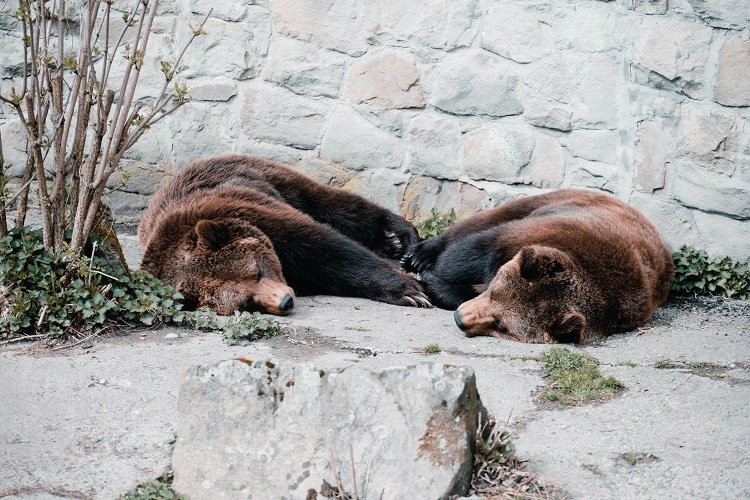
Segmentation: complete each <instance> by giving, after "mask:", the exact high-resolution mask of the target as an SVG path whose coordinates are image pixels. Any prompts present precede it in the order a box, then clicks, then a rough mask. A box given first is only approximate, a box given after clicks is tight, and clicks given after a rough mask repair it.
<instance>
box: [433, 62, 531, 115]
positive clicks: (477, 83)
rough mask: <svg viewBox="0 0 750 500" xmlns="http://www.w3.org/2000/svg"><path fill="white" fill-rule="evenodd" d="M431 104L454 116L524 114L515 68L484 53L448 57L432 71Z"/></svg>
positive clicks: (511, 64) (509, 63)
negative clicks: (517, 89)
mask: <svg viewBox="0 0 750 500" xmlns="http://www.w3.org/2000/svg"><path fill="white" fill-rule="evenodd" d="M435 73H436V76H435V81H434V82H433V84H432V96H431V98H430V104H432V105H433V106H435V107H436V108H438V109H442V110H443V111H447V112H449V113H454V114H457V115H486V116H507V115H517V114H519V113H521V112H523V106H522V105H521V103H520V101H519V100H518V96H517V92H516V87H517V86H518V70H517V69H516V65H514V64H513V63H511V62H508V61H506V60H504V59H501V58H499V57H493V56H491V55H488V54H486V53H483V52H476V51H472V52H468V53H467V52H459V53H452V54H450V55H448V56H447V57H446V58H445V59H444V60H443V61H442V62H441V63H440V64H438V65H437V66H436V68H435Z"/></svg>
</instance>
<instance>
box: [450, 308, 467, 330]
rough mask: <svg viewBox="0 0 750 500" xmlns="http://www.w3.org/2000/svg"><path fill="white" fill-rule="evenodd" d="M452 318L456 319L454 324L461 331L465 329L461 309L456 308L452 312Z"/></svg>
mask: <svg viewBox="0 0 750 500" xmlns="http://www.w3.org/2000/svg"><path fill="white" fill-rule="evenodd" d="M453 319H454V320H456V325H457V326H458V327H459V328H460V329H461V330H463V331H465V330H466V324H464V320H463V319H462V318H461V311H459V310H458V309H456V312H454V313H453Z"/></svg>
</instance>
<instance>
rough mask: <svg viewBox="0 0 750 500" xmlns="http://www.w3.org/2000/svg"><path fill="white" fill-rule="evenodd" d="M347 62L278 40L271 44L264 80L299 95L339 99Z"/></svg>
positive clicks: (308, 46)
mask: <svg viewBox="0 0 750 500" xmlns="http://www.w3.org/2000/svg"><path fill="white" fill-rule="evenodd" d="M346 59H347V57H346V56H345V55H342V54H340V53H337V52H331V51H327V50H322V49H318V48H316V47H315V46H314V45H311V44H309V43H303V42H299V41H297V40H294V39H291V38H286V37H283V36H278V37H275V38H273V40H272V42H271V45H270V47H269V51H268V60H267V62H266V66H265V68H264V69H263V73H262V76H263V78H264V79H265V80H267V81H270V82H275V83H277V84H278V85H281V86H282V87H285V88H287V89H289V90H291V91H292V92H294V93H295V94H302V95H308V96H314V97H315V96H323V97H334V98H335V97H338V96H339V93H340V91H341V82H342V81H343V80H344V71H345V70H346Z"/></svg>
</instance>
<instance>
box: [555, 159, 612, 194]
mask: <svg viewBox="0 0 750 500" xmlns="http://www.w3.org/2000/svg"><path fill="white" fill-rule="evenodd" d="M623 180H624V179H623V176H622V169H621V167H619V166H616V165H610V164H608V163H602V162H598V161H589V160H584V159H582V158H574V159H573V161H572V163H571V165H570V167H569V177H566V180H565V183H564V184H563V187H586V188H595V189H601V190H602V191H608V192H610V193H613V194H619V192H620V191H621V189H622V187H623V186H622V184H623Z"/></svg>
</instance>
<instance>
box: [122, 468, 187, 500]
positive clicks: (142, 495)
mask: <svg viewBox="0 0 750 500" xmlns="http://www.w3.org/2000/svg"><path fill="white" fill-rule="evenodd" d="M173 479H174V477H173V476H172V474H171V473H168V474H164V475H163V476H160V477H158V478H156V479H152V480H151V481H145V482H143V483H140V484H138V485H136V486H134V487H133V488H132V489H131V490H130V491H128V492H127V493H123V494H122V495H120V496H119V497H118V500H189V498H190V497H189V496H187V495H182V494H180V493H176V492H175V491H174V490H173V489H172V481H173Z"/></svg>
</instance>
